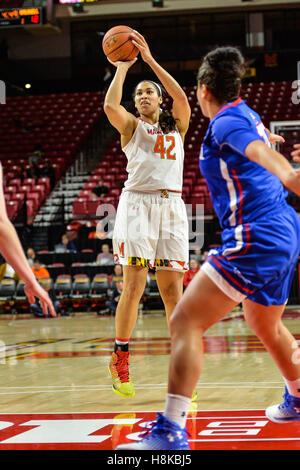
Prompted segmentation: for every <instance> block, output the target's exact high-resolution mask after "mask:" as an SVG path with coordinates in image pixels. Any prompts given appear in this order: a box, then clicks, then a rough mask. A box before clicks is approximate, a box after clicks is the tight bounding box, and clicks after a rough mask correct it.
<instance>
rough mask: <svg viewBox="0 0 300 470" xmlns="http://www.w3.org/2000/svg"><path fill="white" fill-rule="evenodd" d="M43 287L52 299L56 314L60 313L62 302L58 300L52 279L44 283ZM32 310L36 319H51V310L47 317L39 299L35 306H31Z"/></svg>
mask: <svg viewBox="0 0 300 470" xmlns="http://www.w3.org/2000/svg"><path fill="white" fill-rule="evenodd" d="M42 287H43V289H45V291H46V292H48V295H49V297H50V299H51V300H52V303H53V306H54V309H55V311H56V313H59V312H60V302H59V301H58V300H57V298H56V295H55V292H54V289H53V288H52V285H51V279H49V280H47V282H43V284H42ZM30 310H31V312H32V313H33V314H34V315H35V316H36V317H44V318H45V317H46V318H47V317H51V315H50V313H49V310H48V314H47V315H45V313H44V312H43V309H42V307H41V305H40V302H39V300H38V299H37V300H36V301H35V302H34V303H33V304H30Z"/></svg>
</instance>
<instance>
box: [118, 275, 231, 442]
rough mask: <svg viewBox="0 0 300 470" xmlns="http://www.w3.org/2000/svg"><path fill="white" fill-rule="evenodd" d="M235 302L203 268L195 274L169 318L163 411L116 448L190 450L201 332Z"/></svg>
mask: <svg viewBox="0 0 300 470" xmlns="http://www.w3.org/2000/svg"><path fill="white" fill-rule="evenodd" d="M236 305H237V302H235V301H234V300H232V299H230V298H229V297H227V295H225V294H224V293H223V292H222V291H221V290H220V289H219V288H218V287H217V286H216V285H215V284H214V282H213V281H211V280H210V278H209V277H208V276H207V275H206V274H205V273H204V272H203V271H199V272H198V273H197V275H196V276H195V277H194V279H193V280H192V282H191V283H190V284H189V285H188V287H187V289H186V290H185V293H184V295H183V297H182V298H181V299H180V301H179V302H178V304H177V305H176V307H175V309H174V312H173V313H172V315H171V317H170V320H169V324H170V334H171V357H170V365H169V383H168V394H167V399H166V404H165V410H164V413H163V414H160V413H158V416H157V420H156V423H155V425H154V427H153V428H152V430H151V432H150V433H149V434H148V435H146V436H145V437H144V439H142V440H140V441H139V442H136V443H133V444H123V445H121V446H118V447H117V450H127V449H128V450H133V449H136V450H139V449H140V450H144V449H145V450H146V449H157V450H158V449H161V450H180V449H182V450H183V449H189V444H188V440H187V434H186V418H187V415H188V411H189V408H190V402H191V397H192V393H193V390H194V389H195V386H196V384H197V381H198V379H199V376H200V374H201V370H202V358H203V335H204V333H205V331H206V330H207V329H208V328H209V327H210V326H212V325H213V324H215V323H216V322H218V321H219V320H221V319H222V318H223V317H224V316H225V315H227V314H228V313H230V312H231V311H232V310H233V308H234V307H235V306H236Z"/></svg>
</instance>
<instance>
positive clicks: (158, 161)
mask: <svg viewBox="0 0 300 470" xmlns="http://www.w3.org/2000/svg"><path fill="white" fill-rule="evenodd" d="M122 150H123V152H124V153H125V155H126V157H127V160H128V163H127V167H126V171H127V173H128V179H127V181H126V182H125V185H124V191H126V190H127V191H128V190H129V191H145V192H148V191H157V190H159V189H169V190H173V191H182V178H183V175H182V174H183V160H184V149H183V142H182V138H181V136H180V134H179V132H178V131H177V130H176V131H173V132H170V133H169V134H163V133H162V131H161V129H160V127H159V124H158V123H156V124H148V123H147V122H145V121H143V120H142V119H139V120H138V125H137V128H136V129H135V132H134V134H133V136H132V138H131V140H130V141H129V142H128V144H127V145H126V146H125V147H124V148H123V149H122Z"/></svg>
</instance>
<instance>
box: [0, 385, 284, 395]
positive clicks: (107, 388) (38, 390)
mask: <svg viewBox="0 0 300 470" xmlns="http://www.w3.org/2000/svg"><path fill="white" fill-rule="evenodd" d="M20 388H21V389H22V387H20ZM166 388H167V386H156V387H155V386H153V385H152V389H153V390H166ZM203 388H205V389H207V388H214V387H213V386H211V387H203ZM225 388H226V389H230V388H235V389H236V388H248V387H225ZM251 388H254V387H253V386H252V387H251ZM255 388H256V389H278V390H280V389H281V388H282V387H255ZM135 389H136V390H146V389H147V390H148V387H145V386H139V387H138V386H135ZM89 391H103V392H106V391H111V385H107V386H102V387H101V386H99V387H90V388H87V387H84V386H82V387H72V386H71V387H70V388H63V389H60V388H59V387H57V388H55V387H53V388H51V389H49V390H45V389H41V388H36V389H33V388H29V389H27V390H24V389H22V390H21V391H17V390H14V389H8V390H6V391H3V392H0V395H5V394H8V395H19V394H26V393H33V392H36V393H54V392H56V393H58V392H89Z"/></svg>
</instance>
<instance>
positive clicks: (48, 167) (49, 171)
mask: <svg viewBox="0 0 300 470" xmlns="http://www.w3.org/2000/svg"><path fill="white" fill-rule="evenodd" d="M41 176H45V177H46V178H49V179H50V186H51V189H53V188H54V185H55V169H54V168H53V166H52V163H51V161H50V160H46V161H45V166H44V167H43V168H42V169H41Z"/></svg>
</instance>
